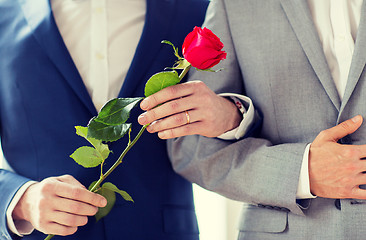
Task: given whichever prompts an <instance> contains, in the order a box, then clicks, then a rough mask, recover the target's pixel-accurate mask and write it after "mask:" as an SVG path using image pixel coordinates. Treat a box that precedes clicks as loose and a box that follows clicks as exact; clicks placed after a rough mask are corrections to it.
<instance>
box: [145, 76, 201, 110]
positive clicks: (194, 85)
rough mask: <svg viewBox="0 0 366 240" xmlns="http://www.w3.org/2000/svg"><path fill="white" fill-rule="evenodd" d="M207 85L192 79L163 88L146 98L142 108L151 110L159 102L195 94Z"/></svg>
mask: <svg viewBox="0 0 366 240" xmlns="http://www.w3.org/2000/svg"><path fill="white" fill-rule="evenodd" d="M205 87H206V86H205V85H204V84H203V83H202V82H201V81H190V82H187V83H182V84H178V85H174V86H170V87H167V88H164V89H162V90H161V91H159V92H157V93H155V94H153V95H151V96H149V97H147V98H145V99H144V100H143V101H142V102H141V103H140V107H141V109H142V110H145V111H147V110H150V109H152V108H154V107H156V106H158V105H159V104H162V103H165V102H168V101H171V100H173V99H178V98H181V97H185V96H188V95H191V94H193V93H194V92H195V91H197V90H198V89H201V90H202V89H204V88H205Z"/></svg>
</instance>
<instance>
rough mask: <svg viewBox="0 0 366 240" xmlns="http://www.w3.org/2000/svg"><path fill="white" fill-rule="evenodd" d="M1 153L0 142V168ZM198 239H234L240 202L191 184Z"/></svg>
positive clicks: (1, 162)
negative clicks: (198, 231)
mask: <svg viewBox="0 0 366 240" xmlns="http://www.w3.org/2000/svg"><path fill="white" fill-rule="evenodd" d="M2 167H3V154H2V151H1V142H0V168H2ZM193 191H194V200H195V205H196V212H197V218H198V225H199V228H200V240H236V238H237V234H238V231H237V225H238V219H239V214H240V210H241V209H240V207H241V204H240V203H239V202H236V201H232V200H229V199H226V198H224V197H222V196H220V195H218V194H216V193H213V192H209V191H207V190H205V189H203V188H201V187H199V186H197V185H195V184H194V185H193Z"/></svg>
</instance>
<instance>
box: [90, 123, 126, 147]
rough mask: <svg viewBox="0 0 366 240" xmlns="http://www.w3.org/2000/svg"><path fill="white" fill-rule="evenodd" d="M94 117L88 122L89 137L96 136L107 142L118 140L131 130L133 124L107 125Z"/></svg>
mask: <svg viewBox="0 0 366 240" xmlns="http://www.w3.org/2000/svg"><path fill="white" fill-rule="evenodd" d="M94 119H95V118H94ZM94 119H92V120H91V121H90V123H89V124H88V138H95V139H98V140H101V141H106V142H113V141H117V140H118V139H120V138H121V137H123V136H124V135H125V134H126V133H127V132H128V131H129V129H130V128H131V125H132V124H131V123H122V124H120V125H115V126H113V125H106V124H104V123H101V122H98V121H95V120H94Z"/></svg>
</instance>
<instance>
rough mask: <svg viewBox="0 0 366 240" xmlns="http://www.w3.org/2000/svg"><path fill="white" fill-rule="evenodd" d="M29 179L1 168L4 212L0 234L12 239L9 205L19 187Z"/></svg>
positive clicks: (0, 204)
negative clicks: (9, 228) (9, 223)
mask: <svg viewBox="0 0 366 240" xmlns="http://www.w3.org/2000/svg"><path fill="white" fill-rule="evenodd" d="M29 180H30V179H27V178H25V177H22V176H20V175H17V174H15V173H12V172H9V171H6V170H3V169H0V192H1V194H0V212H1V213H2V214H3V216H2V217H1V218H0V235H2V236H4V237H7V238H8V239H11V237H10V233H9V232H8V224H7V220H6V212H7V209H8V206H9V205H10V202H11V201H12V199H13V197H14V196H15V194H16V192H17V191H18V189H19V188H20V187H21V186H23V185H24V184H25V183H26V182H28V181H29Z"/></svg>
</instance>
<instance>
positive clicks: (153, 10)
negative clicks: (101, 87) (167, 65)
mask: <svg viewBox="0 0 366 240" xmlns="http://www.w3.org/2000/svg"><path fill="white" fill-rule="evenodd" d="M146 2H147V6H146V9H147V10H146V18H145V26H144V29H143V31H142V35H141V38H140V41H139V44H138V46H137V49H136V52H135V56H134V58H133V60H132V63H131V66H130V69H129V70H128V73H127V76H126V79H125V81H124V84H123V86H122V89H121V92H120V94H119V97H128V96H132V94H133V93H134V92H135V90H136V88H137V87H138V86H139V84H143V85H145V83H146V81H147V80H148V79H147V77H150V76H147V77H146V72H147V71H148V70H149V68H150V66H151V65H152V63H153V61H154V59H155V57H156V55H157V54H158V52H159V50H160V49H161V47H162V46H163V44H161V41H162V40H169V39H166V36H167V35H168V30H170V26H171V24H170V23H171V21H170V20H171V18H172V17H173V16H174V6H175V5H174V3H175V0H154V1H150V0H147V1H146ZM161 70H163V69H161Z"/></svg>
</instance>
